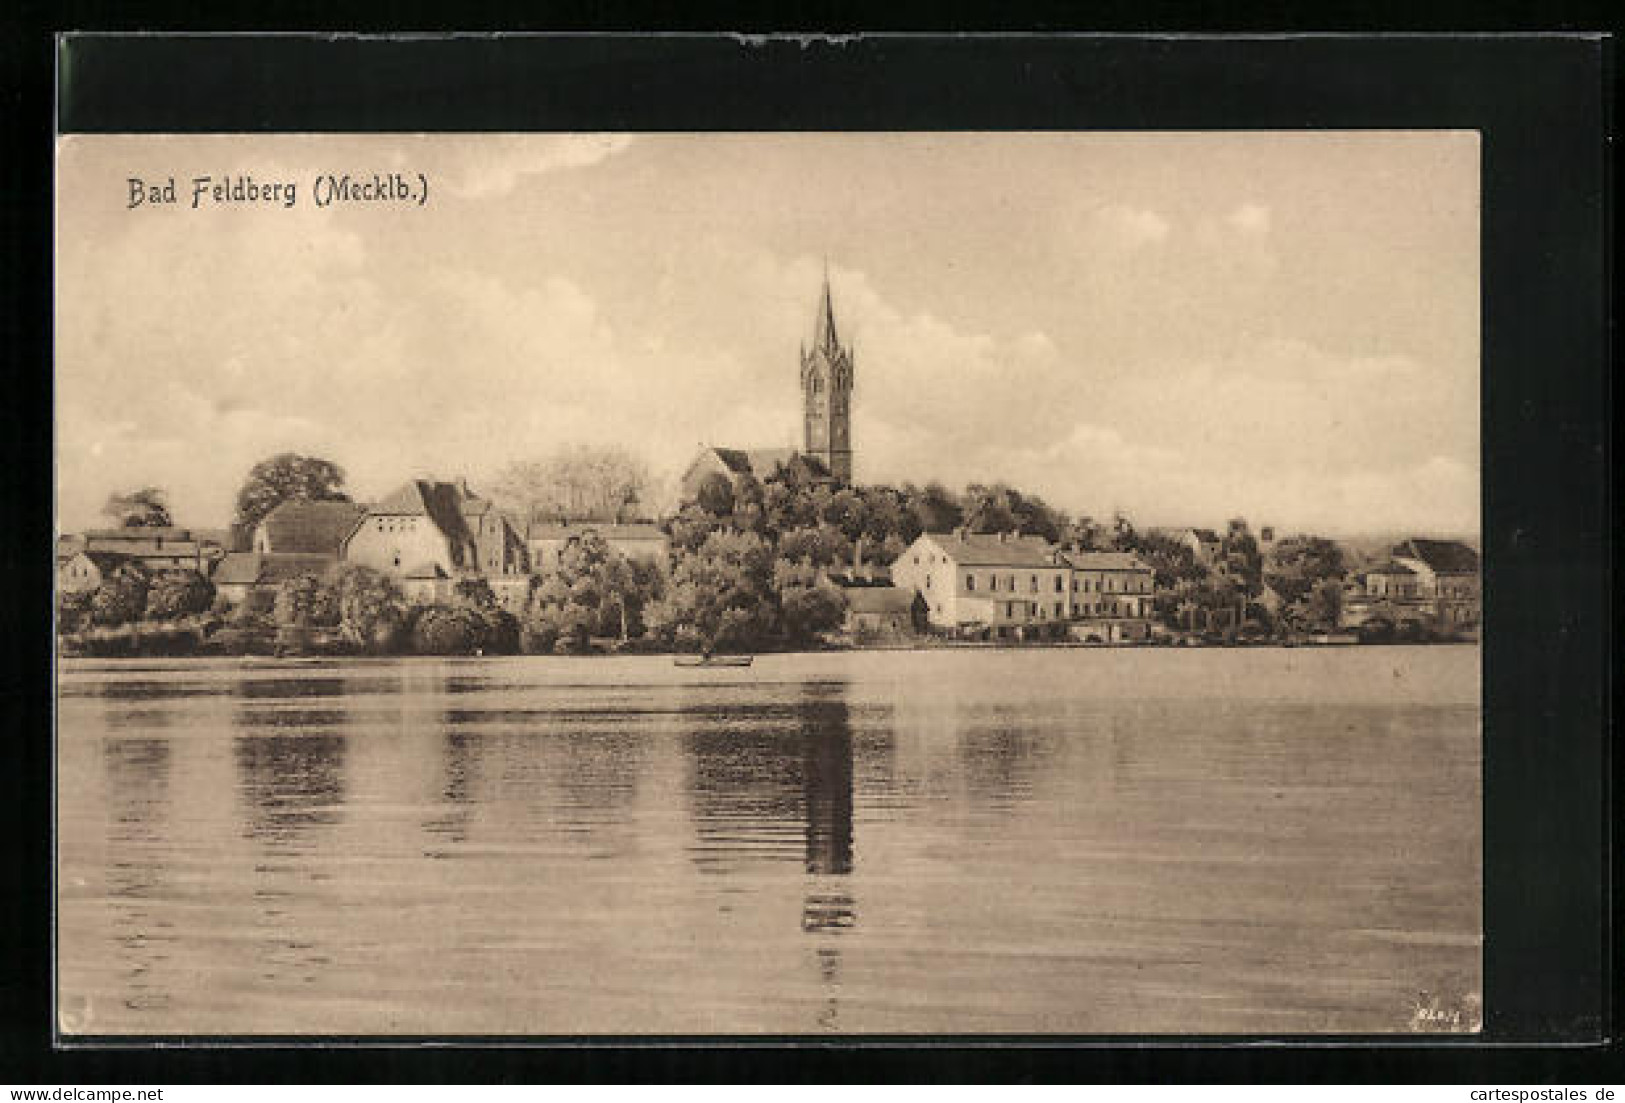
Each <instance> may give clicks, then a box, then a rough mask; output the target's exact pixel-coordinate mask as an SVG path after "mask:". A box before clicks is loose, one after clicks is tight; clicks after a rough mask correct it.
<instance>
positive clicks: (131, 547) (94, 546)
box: [85, 529, 200, 558]
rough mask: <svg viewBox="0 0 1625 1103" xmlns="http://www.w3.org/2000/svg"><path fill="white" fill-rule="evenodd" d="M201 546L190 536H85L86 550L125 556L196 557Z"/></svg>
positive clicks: (145, 531) (170, 530)
mask: <svg viewBox="0 0 1625 1103" xmlns="http://www.w3.org/2000/svg"><path fill="white" fill-rule="evenodd" d="M118 531H119V532H124V531H129V532H144V533H149V534H150V533H155V532H164V531H168V532H186V530H185V529H168V530H164V529H129V530H124V529H120V530H118ZM199 547H200V545H199V544H198V542H197V541H196V540H193V539H191V538H190V536H162V537H160V536H151V535H149V536H146V537H113V536H103V535H102V534H101V533H99V532H90V533H86V534H85V548H86V549H87V550H89V551H111V552H121V553H123V554H125V555H138V556H140V555H148V556H159V557H161V558H168V557H170V556H174V555H196V554H197V552H198V549H199Z"/></svg>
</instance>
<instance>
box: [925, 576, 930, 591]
mask: <svg viewBox="0 0 1625 1103" xmlns="http://www.w3.org/2000/svg"><path fill="white" fill-rule="evenodd" d="M925 588H926V589H927V590H929V589H930V588H931V576H930V575H926V576H925Z"/></svg>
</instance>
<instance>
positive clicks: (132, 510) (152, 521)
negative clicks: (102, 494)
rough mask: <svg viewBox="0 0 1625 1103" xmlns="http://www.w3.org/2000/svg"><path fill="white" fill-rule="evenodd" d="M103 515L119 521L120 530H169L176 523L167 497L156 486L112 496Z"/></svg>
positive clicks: (103, 510) (103, 508) (104, 507)
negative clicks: (170, 512)
mask: <svg viewBox="0 0 1625 1103" xmlns="http://www.w3.org/2000/svg"><path fill="white" fill-rule="evenodd" d="M102 513H103V515H104V516H107V517H111V518H113V519H114V520H115V521H117V523H118V525H119V527H120V528H167V527H168V526H169V525H171V524H173V523H174V522H173V521H172V520H171V519H170V516H169V505H168V502H167V496H166V495H165V494H164V491H163V490H162V489H161V488H159V487H156V486H144V487H142V488H141V489H140V490H132V491H130V492H129V493H128V494H110V495H108V498H107V504H106V505H104V506H103V507H102Z"/></svg>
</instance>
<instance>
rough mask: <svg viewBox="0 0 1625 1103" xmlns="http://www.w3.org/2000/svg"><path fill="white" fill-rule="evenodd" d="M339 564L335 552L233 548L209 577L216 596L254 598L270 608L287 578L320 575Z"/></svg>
mask: <svg viewBox="0 0 1625 1103" xmlns="http://www.w3.org/2000/svg"><path fill="white" fill-rule="evenodd" d="M337 565H338V558H337V557H336V556H332V555H322V554H320V553H316V552H231V553H229V554H228V555H227V556H226V557H225V558H224V559H222V560H221V561H220V565H219V566H218V567H216V568H215V571H214V577H213V578H212V579H210V581H212V582H213V583H214V594H215V598H216V600H220V601H223V602H224V603H225V604H227V605H231V606H237V605H241V604H243V603H244V602H246V601H250V600H252V601H254V603H255V604H257V605H259V606H260V607H261V608H269V607H270V604H271V602H272V601H273V600H274V599H275V594H276V589H277V587H278V586H280V585H281V584H282V583H283V582H284V581H285V580H287V579H290V578H298V577H300V576H302V575H312V576H314V577H316V578H321V577H323V576H324V575H326V574H327V573H328V572H330V571H332V570H333V568H334V567H336V566H337Z"/></svg>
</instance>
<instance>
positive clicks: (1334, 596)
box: [1308, 578, 1343, 631]
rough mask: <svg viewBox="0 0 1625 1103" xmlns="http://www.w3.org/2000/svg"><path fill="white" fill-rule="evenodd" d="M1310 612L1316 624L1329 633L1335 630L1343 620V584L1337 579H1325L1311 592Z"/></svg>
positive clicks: (1316, 584)
mask: <svg viewBox="0 0 1625 1103" xmlns="http://www.w3.org/2000/svg"><path fill="white" fill-rule="evenodd" d="M1308 611H1309V615H1310V617H1312V618H1313V619H1314V620H1315V622H1316V623H1318V624H1321V625H1323V626H1324V627H1325V628H1326V629H1327V630H1328V631H1330V630H1332V629H1335V628H1336V627H1337V626H1338V624H1339V623H1340V622H1341V621H1342V618H1343V584H1342V582H1340V581H1339V580H1337V579H1335V578H1324V579H1321V580H1320V581H1319V582H1317V583H1315V587H1314V589H1313V590H1311V591H1310V592H1309V601H1308Z"/></svg>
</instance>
